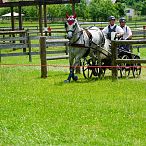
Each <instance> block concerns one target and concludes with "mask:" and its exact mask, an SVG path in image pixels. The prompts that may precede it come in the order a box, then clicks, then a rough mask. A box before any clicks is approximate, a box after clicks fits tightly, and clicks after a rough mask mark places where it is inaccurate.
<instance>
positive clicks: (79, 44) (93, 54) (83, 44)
mask: <svg viewBox="0 0 146 146" xmlns="http://www.w3.org/2000/svg"><path fill="white" fill-rule="evenodd" d="M66 18H67V21H66V23H65V29H66V32H67V38H68V39H69V42H70V43H69V45H70V49H69V63H70V73H69V76H68V78H67V80H65V82H70V80H71V78H72V79H73V80H75V81H76V80H77V79H78V77H77V76H76V75H75V74H74V69H75V68H76V67H77V66H78V65H79V63H80V60H82V61H81V65H82V71H83V75H84V77H85V78H87V79H89V78H91V77H92V76H96V77H103V76H104V75H105V71H106V70H107V69H112V68H111V65H112V54H111V49H112V48H111V46H110V42H109V40H108V39H106V37H105V36H104V35H103V33H102V31H101V30H100V29H99V28H97V27H95V26H91V27H88V28H86V29H84V28H81V27H80V25H79V24H78V22H77V20H76V14H74V15H71V16H69V15H68V14H66ZM113 35H114V37H113V36H112V38H114V39H115V38H116V35H115V33H113ZM117 49H118V54H117V56H118V58H119V59H140V57H139V55H136V54H133V53H131V52H130V51H126V50H125V49H124V48H123V46H118V48H117ZM116 68H117V69H118V71H119V72H120V76H121V77H124V76H125V77H128V76H129V75H130V73H131V72H132V75H133V77H136V76H139V75H140V74H141V64H140V63H134V64H132V63H120V64H118V65H117V66H116Z"/></svg>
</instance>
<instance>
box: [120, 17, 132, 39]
mask: <svg viewBox="0 0 146 146" xmlns="http://www.w3.org/2000/svg"><path fill="white" fill-rule="evenodd" d="M119 23H120V27H121V28H122V29H123V30H124V35H123V39H124V40H131V39H132V31H131V29H130V28H129V26H127V25H126V19H125V18H124V17H122V18H120V19H119Z"/></svg>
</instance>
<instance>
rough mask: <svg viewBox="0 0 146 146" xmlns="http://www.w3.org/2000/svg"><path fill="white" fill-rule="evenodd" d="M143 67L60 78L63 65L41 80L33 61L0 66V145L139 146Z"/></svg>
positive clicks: (145, 88) (145, 84)
mask: <svg viewBox="0 0 146 146" xmlns="http://www.w3.org/2000/svg"><path fill="white" fill-rule="evenodd" d="M12 58H13V57H12ZM14 60H15V59H14V58H13V59H12V60H11V59H9V58H5V59H3V60H2V63H10V62H12V63H16V60H15V61H14ZM17 61H18V62H21V60H20V59H18V60H17ZM26 62H28V60H27V61H26ZM22 63H25V62H22ZM32 63H33V62H32ZM28 64H29V63H28ZM145 72H146V69H145V68H143V73H144V75H142V76H141V77H140V78H136V79H134V78H130V79H119V80H118V81H114V82H113V81H112V80H111V78H110V77H107V78H104V79H96V78H93V79H91V80H85V79H84V77H83V75H82V74H81V75H79V80H78V81H77V82H73V81H72V82H71V83H64V80H65V79H66V78H67V75H68V72H66V71H63V70H50V71H49V77H48V78H46V79H41V78H40V68H39V67H38V66H3V65H1V67H0V145H2V146H4V145H31V146H33V145H73V146H74V145H77V146H80V145H88V146H89V145H97V146H145V145H146V76H145V75H146V74H145Z"/></svg>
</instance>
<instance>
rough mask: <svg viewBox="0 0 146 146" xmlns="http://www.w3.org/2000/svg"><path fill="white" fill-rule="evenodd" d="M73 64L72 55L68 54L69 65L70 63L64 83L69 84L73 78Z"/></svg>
mask: <svg viewBox="0 0 146 146" xmlns="http://www.w3.org/2000/svg"><path fill="white" fill-rule="evenodd" d="M73 62H74V57H73V55H71V54H70V56H69V63H70V68H69V70H70V73H69V75H68V78H67V80H65V81H64V82H65V83H68V82H70V80H71V78H74V67H73Z"/></svg>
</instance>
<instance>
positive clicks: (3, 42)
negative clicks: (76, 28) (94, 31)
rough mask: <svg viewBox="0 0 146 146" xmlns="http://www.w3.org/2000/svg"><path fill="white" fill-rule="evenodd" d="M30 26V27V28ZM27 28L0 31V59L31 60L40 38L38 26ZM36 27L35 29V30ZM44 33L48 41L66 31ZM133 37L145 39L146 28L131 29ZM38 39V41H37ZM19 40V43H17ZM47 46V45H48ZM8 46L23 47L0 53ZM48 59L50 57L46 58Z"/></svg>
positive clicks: (87, 23) (53, 29)
mask: <svg viewBox="0 0 146 146" xmlns="http://www.w3.org/2000/svg"><path fill="white" fill-rule="evenodd" d="M92 23H93V24H95V25H96V24H98V23H100V22H98V23H95V22H92ZM92 23H91V22H90V23H89V22H86V23H82V24H81V25H91V24H92ZM31 27H32V28H31ZM31 27H30V29H29V30H21V31H20V30H15V31H9V30H8V29H6V30H2V31H0V61H1V58H2V57H7V56H23V55H28V56H29V61H32V55H39V54H40V51H39V50H38V49H37V51H36V49H35V51H33V49H32V48H39V47H40V46H39V39H40V33H39V30H38V28H35V27H33V26H31ZM35 29H36V30H35ZM44 35H46V39H47V40H50V41H53V39H54V41H55V39H61V40H62V39H64V38H65V36H66V31H65V30H64V29H62V28H58V29H56V28H51V32H47V31H45V32H44ZM133 39H136V40H137V39H140V40H142V39H146V29H143V28H141V29H137V30H134V31H133ZM37 40H38V41H37ZM18 42H19V43H18ZM47 45H49V43H47ZM50 45H51V46H57V45H59V43H56V45H55V43H54V44H53V43H50ZM48 47H49V46H48ZM138 47H146V44H141V46H138ZM9 48H13V49H15V48H20V49H23V52H19V53H13V52H11V53H1V50H4V49H9ZM133 48H137V46H133ZM67 49H68V48H67V47H66V49H65V51H60V50H58V53H63V52H64V53H65V54H66V53H67ZM46 53H47V54H55V53H57V52H55V51H47V52H46ZM48 59H51V57H50V58H48ZM52 59H58V57H56V58H55V57H52Z"/></svg>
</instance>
